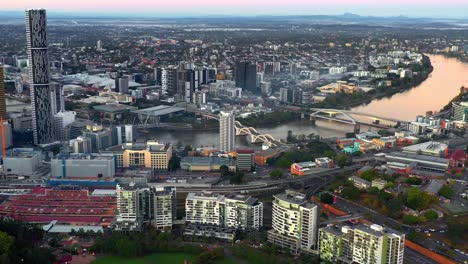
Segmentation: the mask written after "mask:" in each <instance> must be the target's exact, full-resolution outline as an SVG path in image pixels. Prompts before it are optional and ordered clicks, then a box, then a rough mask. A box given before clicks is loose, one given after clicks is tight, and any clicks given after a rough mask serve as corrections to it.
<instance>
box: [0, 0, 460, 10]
mask: <svg viewBox="0 0 468 264" xmlns="http://www.w3.org/2000/svg"><path fill="white" fill-rule="evenodd" d="M1 2H2V3H0V9H4V10H5V9H8V10H18V9H20V10H21V9H28V8H38V7H42V8H46V9H52V10H70V9H75V8H84V9H110V10H126V9H132V10H135V9H145V8H160V9H177V8H187V7H194V8H197V7H198V8H200V7H207V6H210V7H229V8H246V7H252V6H262V7H265V8H268V9H272V8H278V7H290V8H293V7H295V6H297V7H314V6H317V7H320V6H328V7H331V6H335V5H336V7H340V6H341V7H342V6H354V5H366V6H390V5H391V6H398V5H402V6H401V7H403V8H404V6H405V5H432V6H447V5H468V1H467V0H444V1H441V0H284V1H283V0H281V1H278V0H231V1H230V2H227V1H223V2H221V1H219V0H72V1H65V0H11V1H7V0H2V1H1Z"/></svg>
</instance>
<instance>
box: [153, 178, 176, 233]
mask: <svg viewBox="0 0 468 264" xmlns="http://www.w3.org/2000/svg"><path fill="white" fill-rule="evenodd" d="M148 210H149V215H148V217H149V219H151V224H152V225H153V226H154V227H156V228H157V229H164V230H166V229H171V228H172V225H173V223H174V220H176V219H177V208H176V188H174V187H159V186H153V187H151V188H149V192H148Z"/></svg>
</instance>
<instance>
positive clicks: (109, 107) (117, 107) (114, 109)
mask: <svg viewBox="0 0 468 264" xmlns="http://www.w3.org/2000/svg"><path fill="white" fill-rule="evenodd" d="M93 109H94V110H96V111H100V112H109V113H119V112H124V111H132V110H135V109H137V108H136V107H134V106H129V105H124V104H104V105H95V106H94V107H93Z"/></svg>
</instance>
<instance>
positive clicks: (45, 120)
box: [26, 9, 54, 144]
mask: <svg viewBox="0 0 468 264" xmlns="http://www.w3.org/2000/svg"><path fill="white" fill-rule="evenodd" d="M46 25H47V18H46V11H45V10H44V9H30V10H26V42H27V48H28V60H29V67H28V71H29V82H30V89H31V108H32V127H33V136H34V143H35V144H45V143H51V142H53V141H54V126H53V110H52V104H51V89H50V85H49V81H50V77H49V59H48V55H47V36H46Z"/></svg>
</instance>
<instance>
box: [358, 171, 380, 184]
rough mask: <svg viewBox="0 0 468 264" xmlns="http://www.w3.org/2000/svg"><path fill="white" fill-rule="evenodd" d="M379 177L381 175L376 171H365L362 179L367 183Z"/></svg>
mask: <svg viewBox="0 0 468 264" xmlns="http://www.w3.org/2000/svg"><path fill="white" fill-rule="evenodd" d="M378 176H379V173H378V172H376V171H374V170H368V171H363V172H362V174H361V178H363V179H365V180H367V181H370V182H371V181H373V180H375V179H376V178H377V177H378Z"/></svg>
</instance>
